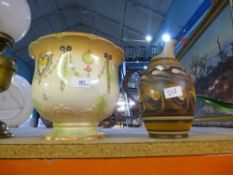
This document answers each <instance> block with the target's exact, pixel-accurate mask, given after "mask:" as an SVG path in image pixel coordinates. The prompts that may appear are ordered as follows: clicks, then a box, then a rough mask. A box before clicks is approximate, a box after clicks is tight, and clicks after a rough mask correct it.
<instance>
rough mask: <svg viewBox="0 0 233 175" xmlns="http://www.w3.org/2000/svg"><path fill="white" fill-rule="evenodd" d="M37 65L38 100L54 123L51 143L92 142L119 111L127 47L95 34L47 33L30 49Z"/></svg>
mask: <svg viewBox="0 0 233 175" xmlns="http://www.w3.org/2000/svg"><path fill="white" fill-rule="evenodd" d="M29 52H30V55H31V56H32V57H33V58H34V59H35V62H36V66H35V72H34V77H33V83H32V100H33V104H34V106H35V108H36V109H37V111H38V112H39V113H40V114H41V115H42V116H43V117H45V118H46V119H48V120H50V121H52V122H53V130H52V131H51V132H50V133H48V134H47V135H46V136H45V138H46V139H48V140H83V139H84V140H91V139H98V138H100V137H101V135H100V134H99V133H98V132H97V126H98V123H99V122H100V121H102V120H103V119H105V118H107V117H108V116H109V115H111V114H112V112H113V111H114V109H115V104H116V102H117V99H118V95H119V86H118V65H119V64H120V63H121V62H122V61H123V58H124V53H123V51H122V49H120V48H119V47H117V46H116V45H115V44H113V43H112V42H110V41H108V40H106V39H104V38H102V37H99V36H96V35H92V34H85V33H76V32H65V33H56V34H51V35H47V36H44V37H41V38H39V39H38V40H37V41H34V42H33V43H32V44H31V45H30V46H29Z"/></svg>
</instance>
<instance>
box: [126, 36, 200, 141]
mask: <svg viewBox="0 0 233 175" xmlns="http://www.w3.org/2000/svg"><path fill="white" fill-rule="evenodd" d="M175 43H176V42H175V41H174V40H171V41H170V42H168V43H167V44H166V45H165V47H164V50H163V51H162V53H161V54H159V55H157V56H154V57H153V58H152V59H151V61H150V63H149V65H148V68H147V70H146V71H145V73H144V74H143V75H141V78H140V81H139V84H138V97H139V98H138V103H139V106H140V111H141V115H142V117H143V121H144V125H145V127H146V129H147V131H148V134H149V137H155V138H185V137H187V136H188V132H189V129H190V127H191V126H192V121H193V119H194V111H195V97H196V95H195V86H194V83H193V81H192V80H191V78H190V76H189V75H188V73H187V72H186V71H185V69H184V68H183V67H182V66H181V65H180V63H179V61H178V60H177V59H176V58H175V55H174V51H173V50H174V46H175ZM133 73H135V72H129V73H127V75H126V77H125V80H124V82H123V88H124V89H125V91H126V93H127V94H128V95H129V97H131V98H132V99H133V97H132V95H131V94H130V93H129V90H128V81H129V78H130V77H131V75H132V74H133ZM133 100H134V101H135V99H133Z"/></svg>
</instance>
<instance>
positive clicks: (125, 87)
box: [122, 70, 142, 104]
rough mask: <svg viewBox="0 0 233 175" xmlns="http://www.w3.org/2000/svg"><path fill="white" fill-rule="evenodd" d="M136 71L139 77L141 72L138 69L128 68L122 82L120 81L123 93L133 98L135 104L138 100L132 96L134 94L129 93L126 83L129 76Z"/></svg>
mask: <svg viewBox="0 0 233 175" xmlns="http://www.w3.org/2000/svg"><path fill="white" fill-rule="evenodd" d="M135 73H137V74H138V75H139V76H140V77H141V76H142V74H141V73H140V72H139V71H133V70H130V71H128V72H127V73H126V75H125V77H124V80H123V83H122V87H123V89H124V91H125V93H126V94H127V96H128V97H129V98H130V99H131V100H133V101H134V102H135V103H136V104H138V100H137V99H135V98H134V96H133V95H132V94H131V93H130V91H129V87H128V83H129V80H130V78H131V76H132V75H133V74H135Z"/></svg>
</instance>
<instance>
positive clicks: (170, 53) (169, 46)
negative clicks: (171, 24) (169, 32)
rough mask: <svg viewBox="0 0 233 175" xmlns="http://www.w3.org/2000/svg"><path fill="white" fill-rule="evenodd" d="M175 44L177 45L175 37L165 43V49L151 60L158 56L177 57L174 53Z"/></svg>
mask: <svg viewBox="0 0 233 175" xmlns="http://www.w3.org/2000/svg"><path fill="white" fill-rule="evenodd" d="M175 45H176V40H174V39H172V40H170V41H169V42H167V43H166V44H165V46H164V49H163V51H162V52H161V53H160V54H159V55H156V56H154V57H153V58H152V59H151V60H154V59H158V58H176V57H175V54H174V47H175Z"/></svg>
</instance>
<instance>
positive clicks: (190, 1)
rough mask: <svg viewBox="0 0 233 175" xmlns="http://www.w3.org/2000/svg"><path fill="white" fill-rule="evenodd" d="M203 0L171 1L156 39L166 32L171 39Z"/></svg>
mask: <svg viewBox="0 0 233 175" xmlns="http://www.w3.org/2000/svg"><path fill="white" fill-rule="evenodd" d="M203 1H204V0H177V1H174V0H173V1H171V5H170V7H169V8H168V11H167V14H166V17H165V20H164V21H163V22H162V24H161V26H160V29H159V32H158V33H157V35H156V36H157V37H158V38H161V36H162V34H163V33H165V32H167V33H168V34H170V35H171V36H172V37H176V35H177V34H178V33H179V32H180V30H181V29H182V26H184V25H185V24H186V23H187V22H188V20H189V19H190V17H191V16H192V15H193V14H194V12H195V11H196V10H197V9H198V7H199V6H200V5H201V4H202V3H203Z"/></svg>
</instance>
